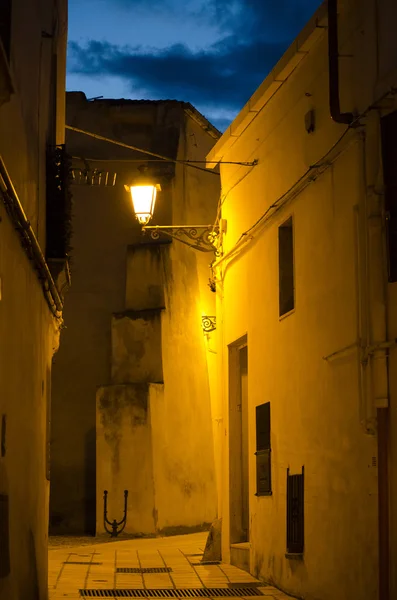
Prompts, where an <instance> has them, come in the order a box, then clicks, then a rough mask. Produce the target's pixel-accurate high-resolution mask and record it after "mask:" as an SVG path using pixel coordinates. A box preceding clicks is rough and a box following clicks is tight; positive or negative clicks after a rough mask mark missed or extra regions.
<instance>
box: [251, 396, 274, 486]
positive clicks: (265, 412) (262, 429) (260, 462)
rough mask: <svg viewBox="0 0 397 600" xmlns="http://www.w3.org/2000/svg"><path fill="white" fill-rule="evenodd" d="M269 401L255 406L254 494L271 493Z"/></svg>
mask: <svg viewBox="0 0 397 600" xmlns="http://www.w3.org/2000/svg"><path fill="white" fill-rule="evenodd" d="M270 452H271V447H270V402H266V403H265V404H261V405H259V406H257V407H256V452H255V456H256V495H257V496H269V495H270V494H271V493H272V482H271V457H270Z"/></svg>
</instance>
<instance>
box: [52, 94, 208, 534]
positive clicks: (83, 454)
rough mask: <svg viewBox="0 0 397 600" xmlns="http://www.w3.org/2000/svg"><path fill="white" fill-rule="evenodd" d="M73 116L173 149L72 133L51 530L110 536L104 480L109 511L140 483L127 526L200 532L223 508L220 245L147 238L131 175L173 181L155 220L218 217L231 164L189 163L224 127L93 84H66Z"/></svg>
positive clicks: (90, 128)
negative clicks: (218, 392)
mask: <svg viewBox="0 0 397 600" xmlns="http://www.w3.org/2000/svg"><path fill="white" fill-rule="evenodd" d="M67 123H68V125H69V126H71V127H74V128H75V129H80V130H85V131H87V132H94V133H95V134H99V135H101V136H103V137H106V138H108V139H111V140H116V141H119V142H121V143H124V144H127V145H130V146H132V147H135V148H138V149H139V148H141V149H143V150H147V151H148V152H152V153H155V154H157V155H158V154H160V155H162V156H165V157H169V158H170V160H169V161H164V160H156V159H155V158H154V157H153V156H149V155H146V154H144V153H142V152H139V151H138V150H135V151H134V150H132V149H126V148H122V147H119V146H117V145H115V144H112V143H110V142H105V141H104V140H98V139H94V138H92V137H90V136H89V135H85V134H82V133H79V132H78V131H73V130H70V131H69V132H68V135H67V149H68V152H69V154H71V155H72V156H73V157H75V158H74V159H73V166H74V169H73V173H74V177H75V181H76V186H74V188H73V190H74V219H73V235H72V246H73V253H72V260H73V263H72V273H73V286H72V289H71V291H70V292H69V293H68V295H67V298H66V300H65V324H66V328H65V330H64V331H63V332H62V347H61V348H60V351H59V353H58V354H57V356H56V358H55V361H54V371H53V416H52V426H53V430H52V431H53V434H52V481H51V506H50V514H51V516H50V521H51V531H52V532H54V533H83V532H86V533H90V534H95V533H96V534H102V533H104V492H105V490H107V491H108V496H107V499H108V505H107V508H108V518H109V519H110V520H111V521H113V519H116V520H120V519H121V518H122V516H123V507H124V490H127V491H128V501H127V521H126V527H125V530H124V531H125V532H126V533H129V534H134V535H150V534H151V535H153V534H157V533H164V534H172V533H178V532H179V533H180V532H183V531H194V530H198V529H200V528H202V527H206V526H207V525H208V523H211V522H212V520H213V519H214V518H215V517H216V513H217V503H216V497H217V496H216V493H217V492H216V477H215V466H214V447H213V438H212V412H211V390H210V384H209V374H208V373H209V369H210V368H211V365H212V364H213V362H214V361H213V357H214V355H213V354H211V353H210V352H209V349H208V344H207V338H206V337H205V336H204V335H203V330H202V323H201V318H202V314H209V315H211V314H214V312H215V295H214V294H213V293H212V292H211V291H210V289H209V287H208V285H207V283H208V264H209V263H210V262H211V260H212V259H213V254H212V252H209V253H208V252H199V251H194V250H192V249H191V248H189V247H187V246H186V245H184V244H182V243H180V242H176V241H173V240H172V238H167V237H160V238H159V239H152V238H151V236H150V235H149V233H147V234H146V235H143V234H142V231H141V226H140V225H139V223H138V222H137V220H136V219H135V216H134V214H133V210H132V204H131V196H130V195H129V194H128V193H127V192H126V191H125V189H124V185H126V184H129V183H130V180H131V177H132V176H133V174H134V172H137V167H141V166H142V165H146V167H148V172H149V174H150V175H151V176H152V177H153V178H154V179H155V180H156V181H157V182H158V183H160V184H161V188H162V189H161V192H159V193H158V198H157V203H156V209H155V215H154V218H153V223H155V224H157V225H172V224H174V225H197V224H204V225H209V224H213V222H214V220H215V211H216V205H217V201H218V198H219V175H218V174H216V173H215V174H212V173H208V172H207V171H206V169H205V166H204V165H201V168H200V169H197V168H193V167H190V166H188V165H187V164H183V163H180V162H178V161H181V160H192V161H194V160H202V161H205V156H206V154H207V152H208V151H209V150H210V149H211V148H212V146H213V145H214V143H215V141H216V140H217V139H218V138H219V133H218V132H217V130H216V129H215V128H213V127H212V126H211V125H210V124H209V123H208V121H207V120H206V119H204V117H203V116H202V115H201V114H200V113H198V112H197V111H196V110H195V109H194V108H193V107H192V106H191V105H188V104H184V103H181V102H176V101H163V102H160V101H159V102H154V101H128V100H94V101H91V102H90V101H88V100H87V99H86V98H85V96H84V94H81V93H68V94H67ZM197 166H199V165H197ZM87 183H88V184H89V185H88V184H87ZM113 184H114V185H113ZM182 239H183V238H182ZM185 239H186V240H188V238H185ZM206 344H207V345H206ZM109 529H110V528H109Z"/></svg>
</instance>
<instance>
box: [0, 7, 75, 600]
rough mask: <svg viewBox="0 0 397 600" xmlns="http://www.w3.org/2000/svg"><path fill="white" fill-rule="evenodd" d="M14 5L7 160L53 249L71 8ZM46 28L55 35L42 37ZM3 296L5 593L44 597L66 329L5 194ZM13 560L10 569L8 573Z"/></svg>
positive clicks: (2, 117) (13, 598) (0, 120)
mask: <svg viewBox="0 0 397 600" xmlns="http://www.w3.org/2000/svg"><path fill="white" fill-rule="evenodd" d="M55 4H57V6H56V7H55ZM12 8H13V13H12V20H13V22H12V35H11V61H10V65H9V70H10V73H11V80H12V82H13V86H14V93H13V94H12V95H11V96H10V98H9V101H7V102H6V103H4V104H2V103H1V102H0V154H1V156H2V158H3V160H4V164H5V167H6V169H7V170H8V172H9V175H10V178H11V181H12V183H13V185H14V187H15V190H16V193H17V195H18V197H19V200H20V202H21V204H22V206H23V208H24V210H25V212H26V215H27V217H28V219H29V220H30V223H31V226H32V228H33V230H34V232H35V234H36V236H37V238H38V240H39V243H40V245H41V248H42V251H43V253H45V226H46V211H45V207H46V181H45V161H46V151H47V142H49V143H52V144H55V143H58V144H60V143H63V141H64V119H63V114H62V107H61V106H60V104H63V96H64V93H65V56H66V39H65V38H66V30H67V9H66V4H65V3H64V2H63V1H61V0H60V1H59V2H57V3H54V2H52V1H48V2H43V3H42V4H41V11H37V7H36V5H35V3H31V4H30V3H28V4H27V3H25V2H22V1H20V0H16V1H15V2H13V7H12ZM55 8H56V9H57V10H58V11H59V12H58V15H59V18H60V20H61V21H62V34H61V35H60V36H58V33H60V32H59V30H58V32H55V31H54V32H53V31H52V26H53V23H54V13H55ZM43 30H46V31H47V32H48V33H55V35H54V37H53V38H52V39H44V38H42V37H41V33H42V31H43ZM52 58H53V60H56V61H57V63H58V80H57V81H54V79H53V78H52V76H53V69H52V66H51V60H52ZM2 69H3V66H2V67H1V69H0V78H3V76H4V71H3V70H2ZM39 84H40V85H39ZM55 89H57V90H58V98H57V106H56V114H55V113H54V107H53V104H52V102H53V97H52V93H53V91H54V90H55ZM60 95H61V96H62V98H60ZM39 107H40V110H39ZM55 123H56V125H55ZM0 290H1V292H0V339H1V343H0V381H1V394H0V415H1V419H2V423H3V422H5V423H6V428H5V431H4V432H3V442H4V447H3V448H2V453H1V456H0V495H1V496H2V501H1V504H2V506H1V521H2V522H1V534H0V537H1V540H0V546H1V551H0V555H1V559H0V562H1V565H0V597H1V598H7V600H19V599H20V598H26V600H30V599H31V600H37V599H40V600H45V598H47V595H48V592H47V539H48V494H49V482H48V480H47V474H48V468H49V464H48V461H47V449H48V445H49V441H50V438H49V436H50V431H49V420H50V402H51V399H50V396H51V361H52V357H53V354H54V352H55V351H56V350H57V348H58V342H59V323H58V322H56V321H55V320H54V319H53V317H52V315H51V312H50V309H49V307H48V305H47V303H46V301H45V298H44V294H43V290H42V287H41V284H40V282H39V279H38V275H37V273H36V271H35V269H34V266H33V264H32V262H30V261H29V259H28V256H27V254H26V252H25V251H24V249H23V248H22V246H21V242H20V238H19V236H18V233H17V231H16V228H15V223H13V222H12V221H11V219H10V216H9V215H8V214H7V213H6V211H5V208H4V205H3V201H2V198H0ZM2 429H3V427H2ZM5 498H6V499H8V504H9V513H8V519H6V518H5V517H6V515H5V513H4V502H5ZM7 529H8V535H7ZM8 558H9V566H10V569H9V573H7V572H6V571H7V569H5V568H4V567H5V562H8Z"/></svg>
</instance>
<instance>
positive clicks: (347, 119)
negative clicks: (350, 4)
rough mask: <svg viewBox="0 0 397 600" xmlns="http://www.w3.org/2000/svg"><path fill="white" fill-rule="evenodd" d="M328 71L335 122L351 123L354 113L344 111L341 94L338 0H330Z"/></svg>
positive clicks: (331, 108)
mask: <svg viewBox="0 0 397 600" xmlns="http://www.w3.org/2000/svg"><path fill="white" fill-rule="evenodd" d="M328 72H329V109H330V114H331V118H332V120H333V121H335V123H344V124H345V125H351V124H352V122H353V121H354V115H353V113H350V112H347V113H342V112H341V109H340V94H339V91H340V90H339V36H338V0H328Z"/></svg>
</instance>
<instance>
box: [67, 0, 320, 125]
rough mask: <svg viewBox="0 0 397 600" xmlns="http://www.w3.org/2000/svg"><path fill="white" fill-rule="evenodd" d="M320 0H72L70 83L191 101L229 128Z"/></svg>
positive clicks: (93, 91)
mask: <svg viewBox="0 0 397 600" xmlns="http://www.w3.org/2000/svg"><path fill="white" fill-rule="evenodd" d="M320 4H321V1H320V0H69V47H68V76H67V89H68V90H70V91H71V90H73V91H83V92H85V94H86V95H87V97H89V98H93V97H96V96H103V97H104V98H132V99H148V100H167V99H176V100H183V101H185V102H190V103H191V104H193V105H194V106H195V107H196V108H197V109H198V110H199V111H200V112H202V113H203V114H204V115H205V116H206V117H207V118H208V119H209V120H210V121H211V122H212V123H213V124H214V125H215V126H216V127H218V128H219V129H220V130H221V131H223V130H224V129H225V128H226V127H227V126H228V125H229V123H230V122H231V121H232V119H233V118H234V117H235V116H236V114H237V113H238V112H239V110H240V109H241V108H242V107H243V106H244V104H245V103H246V102H247V100H248V99H249V97H250V96H251V95H252V94H253V92H254V91H255V90H256V88H257V87H258V86H259V85H260V83H261V82H262V81H263V79H264V78H265V77H266V75H267V74H268V73H269V71H270V70H271V69H272V67H273V66H274V65H275V63H276V62H277V60H278V59H279V58H280V56H281V55H282V54H283V52H284V51H285V50H286V48H287V47H288V46H289V44H290V43H291V42H292V41H293V39H294V38H295V37H296V35H297V34H298V33H299V31H300V29H302V27H303V26H304V24H305V23H306V22H307V21H308V19H309V18H310V17H311V15H312V14H313V12H314V11H315V10H316V9H317V8H318V6H319V5H320Z"/></svg>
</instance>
